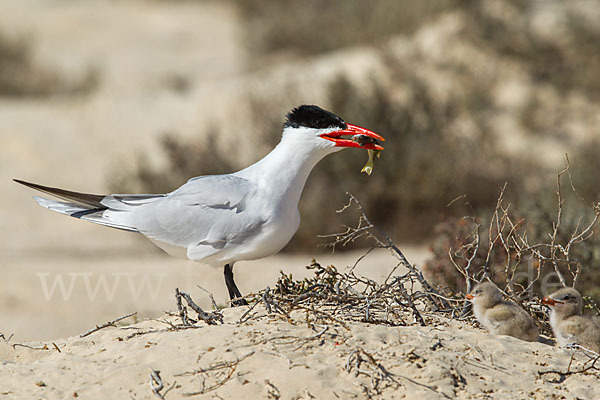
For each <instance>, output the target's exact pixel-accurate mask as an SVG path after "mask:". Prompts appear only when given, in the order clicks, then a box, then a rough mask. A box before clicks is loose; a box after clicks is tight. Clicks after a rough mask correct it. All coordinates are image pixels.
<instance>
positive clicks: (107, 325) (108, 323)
mask: <svg viewBox="0 0 600 400" xmlns="http://www.w3.org/2000/svg"><path fill="white" fill-rule="evenodd" d="M136 314H137V312H132V313H129V314H127V315H123V316H122V317H119V318H116V319H113V320H112V321H108V322H106V323H104V324H102V325H96V327H95V328H92V329H90V330H89V331H87V332H84V333H82V334H81V335H79V337H81V338H83V337H86V336H88V335H91V334H92V333H94V332H97V331H99V330H100V329H104V328H107V327H109V326H113V327H116V326H117V325H115V324H116V323H117V322H119V321H121V320H124V319H125V318H129V317H133V316H134V315H136Z"/></svg>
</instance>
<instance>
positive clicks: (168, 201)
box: [15, 105, 385, 305]
mask: <svg viewBox="0 0 600 400" xmlns="http://www.w3.org/2000/svg"><path fill="white" fill-rule="evenodd" d="M348 136H350V137H348ZM353 138H354V139H355V140H353ZM356 138H360V140H357V139H356ZM365 139H366V140H365ZM384 140H385V139H384V138H383V137H381V136H379V135H378V134H376V133H374V132H372V131H370V130H368V129H365V128H361V127H358V126H356V125H351V124H347V123H346V122H344V120H343V119H342V118H340V117H338V116H337V115H335V114H333V113H331V112H329V111H326V110H323V109H322V108H320V107H318V106H314V105H302V106H299V107H297V108H294V109H293V110H292V111H290V112H289V113H288V114H287V118H286V121H285V123H284V124H283V134H282V138H281V141H280V143H279V144H278V145H277V146H276V147H275V148H274V149H273V150H272V151H271V152H270V153H269V154H267V155H266V156H265V157H264V158H263V159H261V160H260V161H258V162H257V163H255V164H253V165H251V166H249V167H247V168H244V169H242V170H241V171H238V172H234V173H232V174H225V175H208V176H199V177H196V178H192V179H190V180H189V181H188V182H187V183H185V184H184V185H183V186H181V187H179V188H178V189H176V190H174V191H172V192H170V193H167V194H110V195H96V194H87V193H78V192H72V191H67V190H63V189H58V188H53V187H48V186H42V185H38V184H35V183H30V182H25V181H22V180H17V179H15V181H16V182H17V183H20V184H23V185H25V186H28V187H30V188H33V189H36V190H39V191H41V192H45V193H47V194H50V195H52V196H55V197H57V198H60V199H62V200H65V201H57V200H49V199H46V198H43V197H37V196H35V197H34V199H35V200H36V201H37V202H38V203H39V204H40V205H41V206H43V207H46V208H48V209H50V210H53V211H57V212H60V213H62V214H66V215H69V216H71V217H75V218H79V219H82V220H86V221H90V222H94V223H96V224H100V225H105V226H109V227H111V228H117V229H122V230H126V231H131V232H139V233H141V234H142V235H144V236H146V237H147V238H149V239H150V240H152V241H153V242H154V243H155V244H156V245H158V246H159V247H161V248H163V249H164V250H165V251H167V252H168V253H171V254H173V253H177V251H176V249H179V251H181V252H184V254H185V255H186V256H187V258H189V259H190V260H193V261H200V262H203V263H205V264H209V265H213V266H223V265H224V266H225V267H224V275H225V283H226V285H227V289H228V291H229V297H230V299H231V300H232V304H233V305H240V304H246V302H245V300H244V299H243V298H241V297H242V295H241V293H240V291H239V290H238V288H237V286H236V284H235V282H234V280H233V264H234V263H235V262H236V261H240V260H256V259H260V258H263V257H267V256H270V255H272V254H275V253H277V252H279V251H280V250H281V249H282V248H283V247H284V246H285V245H286V244H287V243H288V242H289V241H290V239H291V238H292V236H293V235H294V233H296V230H297V229H298V226H299V225H300V213H299V211H298V201H299V200H300V195H301V194H302V190H303V188H304V184H305V183H306V179H307V178H308V175H309V174H310V172H311V170H312V169H313V167H314V166H315V165H316V164H317V163H318V162H319V161H320V160H321V159H322V158H323V157H325V156H327V155H328V154H331V153H335V152H337V151H339V150H342V149H344V148H347V147H355V148H361V149H368V150H382V149H383V147H382V146H381V145H380V144H379V143H378V141H384ZM240 298H241V299H240ZM235 299H238V300H235Z"/></svg>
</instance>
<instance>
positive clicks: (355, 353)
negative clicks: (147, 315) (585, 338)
mask: <svg viewBox="0 0 600 400" xmlns="http://www.w3.org/2000/svg"><path fill="white" fill-rule="evenodd" d="M248 309H249V307H240V308H235V309H225V310H223V311H222V313H223V317H224V319H223V323H222V324H217V325H206V324H204V323H202V322H201V323H198V324H196V325H195V327H194V328H187V329H181V320H180V318H179V317H177V316H173V315H165V316H163V317H161V318H159V319H156V320H147V321H143V322H139V323H136V324H133V325H128V326H119V327H107V328H105V329H101V330H99V331H96V332H94V333H92V334H90V335H89V336H86V337H84V338H81V337H79V336H75V337H70V338H67V339H60V340H56V341H53V342H28V343H22V344H20V343H13V342H12V341H8V342H5V343H1V344H0V359H1V360H2V364H3V368H2V372H1V373H0V374H1V376H0V381H1V382H2V385H1V388H0V394H2V395H5V396H7V398H47V399H55V398H56V399H65V398H75V397H81V398H132V399H146V398H148V399H152V398H158V397H157V395H155V394H154V393H153V391H152V389H151V384H150V380H151V373H152V371H160V372H159V374H158V376H157V377H160V381H162V384H163V388H162V389H161V390H160V391H159V394H160V395H162V396H164V397H165V398H167V399H175V398H185V397H188V396H191V395H193V396H194V397H195V398H234V397H236V398H239V397H240V395H241V396H243V398H272V399H277V398H283V399H310V398H329V399H333V398H367V397H371V396H372V397H376V398H404V397H408V396H414V395H418V396H419V398H423V399H438V398H492V397H494V398H540V399H541V398H544V399H547V398H593V397H594V396H595V395H596V394H595V389H594V388H595V387H596V386H597V384H598V374H597V373H598V371H597V370H596V369H593V368H592V369H590V370H588V371H587V372H586V373H574V374H570V373H567V372H566V371H568V369H569V367H570V370H571V371H576V370H578V369H581V368H582V366H583V364H584V362H585V361H586V360H587V358H586V357H585V356H583V355H582V354H581V353H577V354H574V355H572V354H571V353H572V351H571V350H563V349H559V348H556V347H552V346H549V345H545V344H542V343H528V342H523V341H520V340H518V339H514V338H512V337H504V336H501V337H493V336H490V335H488V334H486V333H485V332H483V331H482V330H479V329H476V328H473V327H471V326H469V325H468V324H466V323H464V322H459V321H456V320H448V319H445V318H442V317H439V316H436V315H428V314H425V319H426V322H427V326H418V325H417V324H412V323H408V324H407V325H406V326H386V325H377V324H371V323H365V322H357V321H354V322H352V321H348V322H342V321H335V320H328V319H327V318H323V319H321V320H319V321H317V320H315V319H314V318H313V317H311V315H314V314H311V313H308V312H303V311H301V310H298V311H293V312H292V313H291V314H290V315H289V318H288V317H285V316H283V315H281V314H276V313H271V314H268V313H267V311H266V309H265V308H264V307H263V304H262V303H261V304H259V305H258V306H256V307H255V308H254V309H253V310H251V311H250V313H248V312H247V311H248ZM405 317H406V318H404V319H405V320H406V321H410V320H411V314H410V313H407V314H406V315H405ZM176 326H179V328H177V329H176V328H175V327H176ZM572 358H573V359H572ZM588 365H589V364H588ZM550 370H555V371H558V372H556V373H545V372H544V371H550ZM559 372H562V373H559ZM594 374H595V375H594ZM153 385H154V386H155V387H157V386H159V384H158V382H157V381H153Z"/></svg>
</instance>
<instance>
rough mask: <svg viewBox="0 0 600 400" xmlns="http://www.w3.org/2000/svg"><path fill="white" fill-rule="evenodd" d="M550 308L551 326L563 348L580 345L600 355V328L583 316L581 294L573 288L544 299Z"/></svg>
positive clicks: (559, 291) (561, 290)
mask: <svg viewBox="0 0 600 400" xmlns="http://www.w3.org/2000/svg"><path fill="white" fill-rule="evenodd" d="M542 303H544V304H546V305H547V306H549V307H550V309H551V311H550V326H551V327H552V331H553V332H554V336H555V337H556V340H557V341H558V344H560V345H561V346H567V345H569V344H578V345H580V346H583V347H585V348H586V349H589V350H592V351H594V352H596V353H600V326H599V325H598V324H597V323H596V322H594V321H593V320H592V319H590V318H586V317H584V316H583V315H582V312H583V300H582V298H581V294H579V292H578V291H577V290H575V289H573V288H564V289H560V290H558V291H556V292H554V293H552V294H551V295H550V296H548V297H544V298H543V299H542Z"/></svg>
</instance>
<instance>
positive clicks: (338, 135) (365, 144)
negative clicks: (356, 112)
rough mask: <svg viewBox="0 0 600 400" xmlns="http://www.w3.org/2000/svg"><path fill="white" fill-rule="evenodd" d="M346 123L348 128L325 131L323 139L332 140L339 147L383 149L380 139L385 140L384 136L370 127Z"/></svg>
mask: <svg viewBox="0 0 600 400" xmlns="http://www.w3.org/2000/svg"><path fill="white" fill-rule="evenodd" d="M346 125H347V126H346V129H341V130H339V131H333V132H329V133H325V134H323V135H321V137H322V138H323V139H327V140H331V141H332V142H334V143H335V145H336V146H337V147H358V148H360V149H366V150H383V146H382V145H380V144H379V141H381V142H384V141H385V139H384V138H383V137H382V136H379V135H378V134H376V133H375V132H373V131H370V130H368V129H365V128H361V127H360V126H356V125H352V124H346ZM344 136H350V137H349V138H348V137H344Z"/></svg>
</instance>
